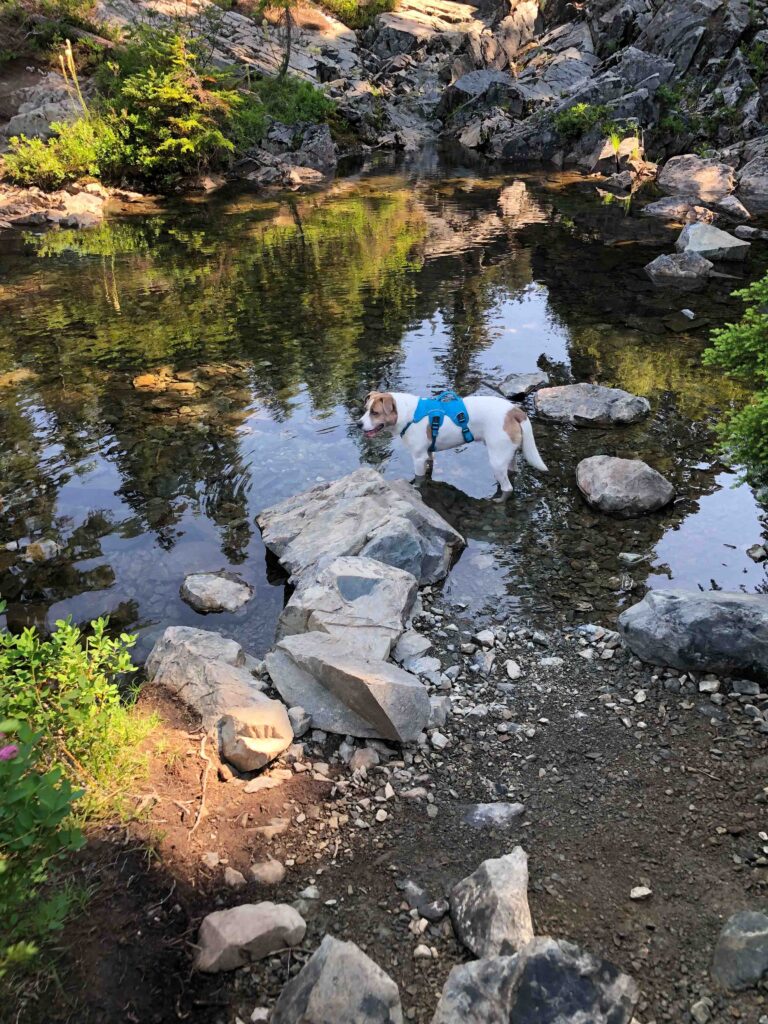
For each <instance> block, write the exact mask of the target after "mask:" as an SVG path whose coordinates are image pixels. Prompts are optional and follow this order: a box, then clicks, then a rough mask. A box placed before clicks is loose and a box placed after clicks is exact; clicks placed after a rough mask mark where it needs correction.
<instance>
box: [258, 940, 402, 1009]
mask: <svg viewBox="0 0 768 1024" xmlns="http://www.w3.org/2000/svg"><path fill="white" fill-rule="evenodd" d="M402 1020H403V1012H402V1008H401V1005H400V993H399V992H398V990H397V985H396V984H395V983H394V981H392V979H391V978H390V977H389V975H387V974H385V973H384V971H382V969H381V968H380V967H379V966H378V965H377V964H375V963H374V962H373V960H371V959H370V958H369V957H367V956H366V955H365V953H363V951H362V950H361V949H359V948H358V947H357V946H356V945H355V944H354V942H340V941H339V940H338V939H334V938H333V937H332V936H331V935H326V936H325V938H324V939H323V941H322V942H321V943H320V945H319V947H318V948H317V949H316V950H315V952H314V953H313V954H312V956H311V957H310V958H309V960H308V961H307V963H306V964H305V965H304V967H303V968H302V969H301V971H299V973H298V974H297V975H296V977H295V978H292V979H291V981H289V982H288V984H287V985H286V986H285V988H284V989H283V991H282V992H281V993H280V996H279V998H278V1000H277V1003H276V1004H275V1008H274V1010H273V1011H272V1017H271V1024H298V1022H299V1021H301V1024H402Z"/></svg>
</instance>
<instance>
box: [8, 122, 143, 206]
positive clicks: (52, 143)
mask: <svg viewBox="0 0 768 1024" xmlns="http://www.w3.org/2000/svg"><path fill="white" fill-rule="evenodd" d="M51 128H52V130H53V136H52V137H51V138H50V139H48V140H47V141H43V140H42V139H27V138H26V137H25V136H23V135H22V136H21V137H20V138H12V139H11V149H10V152H9V153H8V154H7V155H6V158H5V168H6V174H7V175H8V177H9V178H10V179H11V180H12V181H15V182H18V183H19V184H21V185H39V186H40V188H44V189H57V188H61V186H62V185H66V184H68V183H69V182H71V181H76V180H77V179H78V178H82V177H85V176H86V175H91V176H93V177H103V178H105V179H109V178H111V177H112V176H113V175H114V173H115V171H116V169H117V168H118V167H119V166H120V165H121V163H122V162H123V155H124V150H125V130H124V128H122V127H121V126H120V125H119V124H118V123H117V122H116V121H115V120H113V119H106V118H102V117H89V118H87V119H86V118H79V119H78V120H77V121H74V122H72V123H71V124H63V123H60V122H54V123H53V124H52V125H51Z"/></svg>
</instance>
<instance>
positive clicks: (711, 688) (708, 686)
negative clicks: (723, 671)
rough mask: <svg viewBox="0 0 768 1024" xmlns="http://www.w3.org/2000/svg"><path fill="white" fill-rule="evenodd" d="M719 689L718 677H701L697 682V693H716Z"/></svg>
mask: <svg viewBox="0 0 768 1024" xmlns="http://www.w3.org/2000/svg"><path fill="white" fill-rule="evenodd" d="M719 689H720V680H719V679H702V681H701V682H700V683H699V693H717V692H718V690H719Z"/></svg>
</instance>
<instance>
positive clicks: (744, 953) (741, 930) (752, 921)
mask: <svg viewBox="0 0 768 1024" xmlns="http://www.w3.org/2000/svg"><path fill="white" fill-rule="evenodd" d="M766 975H768V915H766V914H762V913H758V912H756V911H750V910H743V911H741V913H738V914H734V915H733V916H732V917H729V918H728V920H727V921H726V923H725V926H724V928H723V930H722V931H721V932H720V936H719V938H718V940H717V945H716V946H715V955H714V958H713V960H712V977H713V978H714V979H715V981H716V982H717V983H718V984H719V985H722V986H723V988H727V989H731V990H733V991H740V990H742V989H746V988H753V987H756V986H757V985H758V983H759V982H760V980H761V978H763V977H765V976H766Z"/></svg>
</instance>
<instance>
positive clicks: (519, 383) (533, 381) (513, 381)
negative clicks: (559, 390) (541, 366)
mask: <svg viewBox="0 0 768 1024" xmlns="http://www.w3.org/2000/svg"><path fill="white" fill-rule="evenodd" d="M547 384H549V374H547V373H544V372H543V371H542V370H536V371H535V372H534V373H510V375H509V376H508V377H505V378H504V380H503V381H502V382H501V383H500V384H499V391H500V392H501V393H502V395H504V397H505V398H525V396H526V395H530V393H531V392H532V391H535V390H536V388H542V387H546V385H547Z"/></svg>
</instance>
